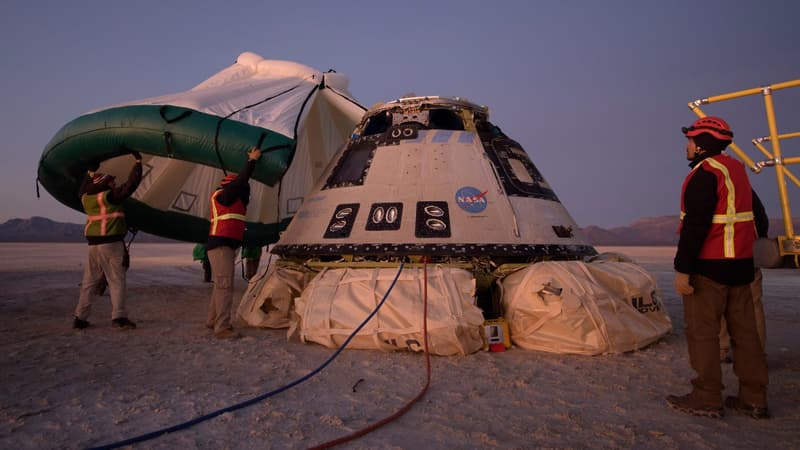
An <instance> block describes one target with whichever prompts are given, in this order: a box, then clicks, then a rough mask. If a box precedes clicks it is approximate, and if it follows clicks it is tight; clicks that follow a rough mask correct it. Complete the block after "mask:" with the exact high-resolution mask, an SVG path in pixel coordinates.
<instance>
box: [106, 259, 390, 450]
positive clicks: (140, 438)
mask: <svg viewBox="0 0 800 450" xmlns="http://www.w3.org/2000/svg"><path fill="white" fill-rule="evenodd" d="M404 265H405V263H400V267H399V268H398V269H397V274H396V275H395V277H394V280H392V284H391V285H389V289H388V290H387V291H386V294H384V295H383V298H382V299H381V301H380V302H379V303H378V306H376V307H375V309H374V310H372V312H371V313H370V314H369V316H367V318H366V319H364V321H363V322H361V325H359V326H358V328H356V329H355V331H353V332H352V333H351V334H350V336H348V337H347V339H346V340H345V341H344V343H343V344H342V345H341V346H340V347H339V348H338V349H337V350H336V351H335V352H334V353H333V355H331V356H330V357H329V358H328V359H327V360H326V361H325V362H324V363H322V365H320V366H319V367H317V368H316V369H314V370H312V371H311V372H310V373H308V374H307V375H304V376H302V377H300V378H298V379H297V380H295V381H292V382H291V383H289V384H287V385H285V386H281V387H279V388H277V389H274V390H272V391H269V392H267V393H265V394H261V395H259V396H256V397H253V398H251V399H250V400H245V401H243V402H241V403H237V404H235V405H231V406H228V407H226V408H222V409H218V410H216V411H213V412H210V413H208V414H205V415H203V416H200V417H196V418H194V419H191V420H188V421H186V422H183V423H180V424H178V425H173V426H171V427H167V428H162V429H160V430H156V431H153V432H150V433H147V434H143V435H141V436H136V437H133V438H130V439H126V440H124V441H119V442H114V443H112V444H107V445H101V446H99V447H91V449H92V450H106V449H113V448H119V447H124V446H126V445H132V444H137V443H139V442H144V441H149V440H150V439H155V438H157V437H159V436H162V435H164V434H168V433H174V432H176V431H181V430H185V429H187V428H190V427H192V426H194V425H197V424H198V423H200V422H205V421H206V420H210V419H213V418H214V417H217V416H219V415H222V414H225V413H227V412H231V411H236V410H238V409H242V408H246V407H248V406H250V405H253V404H255V403H258V402H260V401H262V400H264V399H267V398H269V397H272V396H273V395H277V394H280V393H281V392H283V391H286V390H288V389H291V388H293V387H295V386H297V385H298V384H300V383H303V382H304V381H306V380H308V379H309V378H311V377H313V376H314V375H316V374H318V373H319V372H321V371H322V369H324V368H325V367H326V366H327V365H328V364H330V363H331V362H332V361H333V360H334V359H336V357H337V356H339V354H340V353H341V352H342V350H344V349H345V347H347V344H349V343H350V341H351V340H353V338H354V337H355V336H356V335H357V334H358V332H359V331H361V329H362V328H364V326H365V325H366V324H367V322H369V321H370V319H372V317H373V316H375V314H377V313H378V310H379V309H381V306H383V304H384V303H385V302H386V299H387V298H388V297H389V293H390V292H392V289H394V285H395V283H397V279H398V278H400V273H401V272H402V271H403V266H404Z"/></svg>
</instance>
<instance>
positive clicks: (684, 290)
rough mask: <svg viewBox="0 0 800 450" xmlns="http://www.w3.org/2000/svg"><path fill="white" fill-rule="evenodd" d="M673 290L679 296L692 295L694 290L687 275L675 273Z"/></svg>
mask: <svg viewBox="0 0 800 450" xmlns="http://www.w3.org/2000/svg"><path fill="white" fill-rule="evenodd" d="M675 290H676V291H678V293H679V294H681V295H692V294H693V293H694V288H693V287H692V285H691V284H689V274H688V273H681V272H675Z"/></svg>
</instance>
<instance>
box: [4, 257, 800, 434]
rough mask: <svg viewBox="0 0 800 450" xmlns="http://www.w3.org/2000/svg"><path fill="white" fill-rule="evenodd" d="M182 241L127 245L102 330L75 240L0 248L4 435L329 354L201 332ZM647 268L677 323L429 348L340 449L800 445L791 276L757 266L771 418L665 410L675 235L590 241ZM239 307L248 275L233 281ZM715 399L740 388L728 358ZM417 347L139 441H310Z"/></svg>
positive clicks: (198, 398) (795, 295)
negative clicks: (608, 348)
mask: <svg viewBox="0 0 800 450" xmlns="http://www.w3.org/2000/svg"><path fill="white" fill-rule="evenodd" d="M191 250H192V244H183V243H175V244H172V243H168V244H145V243H139V244H134V245H133V248H132V266H131V269H130V271H129V273H128V291H127V292H128V309H129V311H130V318H131V319H132V320H134V321H135V322H137V324H138V328H137V329H136V330H130V331H120V330H117V329H113V328H112V327H111V323H110V305H109V301H108V297H107V296H104V297H100V298H98V299H97V300H96V302H95V304H94V307H93V310H92V315H91V317H90V318H89V320H90V321H91V323H92V326H91V327H89V328H88V329H86V330H82V331H76V330H73V329H72V316H73V310H74V308H75V305H76V303H77V298H78V285H79V283H80V280H81V274H82V270H83V269H82V268H83V265H84V264H85V259H86V246H85V245H83V244H39V243H36V244H26V243H13V244H12V243H2V244H0V448H8V449H12V448H13V449H24V448H37V449H38V448H58V449H63V448H68V449H71V448H86V447H95V446H104V445H109V444H114V443H117V442H120V441H123V440H126V439H130V438H134V437H137V436H141V435H144V434H147V433H150V432H153V431H157V430H161V429H164V428H167V427H171V426H174V425H177V424H181V423H184V422H187V421H189V420H192V419H194V418H197V417H200V416H203V415H205V414H208V413H211V412H214V411H218V410H220V409H222V408H226V407H229V406H231V405H235V404H238V403H240V402H243V401H246V400H249V399H252V398H254V397H257V396H259V395H262V394H264V393H267V392H270V391H273V390H275V389H277V388H280V387H282V386H285V385H287V384H289V383H292V382H295V381H296V380H298V379H300V378H302V377H305V376H307V375H309V374H310V373H312V372H314V371H315V370H316V369H317V368H318V367H320V366H321V365H322V364H323V363H324V362H325V361H326V360H327V359H329V358H330V357H331V355H333V354H334V352H335V350H334V349H328V348H325V347H322V346H320V345H316V344H304V343H301V342H299V341H298V340H297V339H296V338H294V339H291V340H287V336H286V330H273V329H257V328H248V327H243V326H240V327H239V330H240V331H241V332H242V333H243V335H244V337H243V338H242V339H238V340H233V341H221V340H217V339H215V338H214V337H213V336H212V335H211V333H210V331H209V330H207V329H206V328H205V327H204V320H205V314H206V306H207V301H208V298H209V295H210V292H211V284H209V283H204V282H203V281H202V271H201V268H200V265H199V263H197V262H195V261H192V257H191V254H192V252H191ZM598 250H600V251H604V252H606V251H608V252H617V253H623V254H626V255H628V256H630V257H631V258H633V259H634V260H636V261H637V262H638V263H639V264H641V265H642V266H644V267H645V268H646V269H648V270H649V271H650V272H651V273H653V274H654V275H655V276H656V277H657V279H658V284H659V288H660V290H661V295H662V299H663V301H664V303H665V305H666V307H667V310H668V313H669V315H670V318H671V320H672V323H673V332H672V333H670V334H668V335H667V336H666V337H665V338H663V339H661V340H660V341H658V342H656V343H655V344H652V345H650V346H648V347H646V348H643V349H641V350H638V351H634V352H629V353H625V354H614V355H603V356H592V357H588V356H575V355H560V354H549V353H544V352H536V351H529V350H523V349H520V348H517V347H513V348H511V349H509V350H508V351H506V352H503V353H493V352H483V351H480V352H477V353H473V354H470V355H467V356H451V357H431V360H430V361H431V380H430V386H429V388H428V390H427V392H426V393H425V395H424V396H423V397H422V398H421V400H420V401H419V402H417V403H415V404H414V405H413V406H412V407H411V408H410V410H409V411H408V412H407V413H406V414H405V415H403V416H402V417H400V418H399V419H397V420H395V421H393V422H391V423H389V424H387V425H385V426H383V427H381V428H379V429H377V430H375V431H373V432H371V433H369V434H367V435H365V436H363V437H361V438H359V439H356V440H354V441H351V442H349V443H345V444H343V445H341V446H340V447H339V448H348V449H375V448H382V449H423V448H424V449H473V448H500V449H508V448H520V449H527V448H637V449H715V448H719V449H732V448H741V449H744V448H765V449H796V448H800V305H799V304H798V303H799V302H800V294H799V293H800V271H798V270H789V269H780V270H778V269H773V270H765V271H764V305H765V311H766V317H767V361H768V364H769V369H770V385H769V402H770V409H771V410H772V413H773V416H774V417H773V418H772V419H771V420H765V421H757V420H754V419H750V418H747V417H743V416H738V415H734V414H732V413H730V414H727V415H726V416H725V417H724V418H722V419H711V418H701V417H695V416H691V415H686V414H683V413H680V412H677V411H674V410H672V409H670V408H669V407H668V406H667V405H666V402H665V400H664V397H665V396H666V395H668V394H683V393H686V392H688V390H689V382H688V380H689V379H690V378H691V377H692V375H693V372H692V370H691V368H690V367H689V363H688V355H687V352H686V340H685V336H684V332H683V326H684V324H683V311H682V306H681V301H680V298H679V297H678V296H677V294H676V293H675V292H674V290H673V288H672V264H671V262H672V257H673V255H674V248H670V247H614V248H611V247H600V248H598ZM236 282H237V285H236V291H237V295H236V301H237V302H238V300H239V298H240V297H241V294H242V293H243V292H244V290H245V288H246V286H247V283H246V281H245V280H243V279H241V278H239V279H237V281H236ZM723 374H724V377H725V378H724V380H725V384H726V394H735V393H736V389H737V383H736V378H735V376H734V374H733V371H732V367H731V365H730V364H726V365H724V366H723ZM425 381H426V358H425V355H424V354H422V353H408V352H395V353H383V352H380V351H367V350H345V351H343V352H341V353H340V354H339V356H338V357H336V358H335V359H333V360H332V362H331V363H330V364H328V365H327V366H325V367H324V368H323V369H322V370H320V371H319V372H318V373H316V374H315V375H314V376H312V377H310V378H308V380H307V381H304V382H302V383H299V384H297V385H295V386H293V387H291V388H289V389H287V390H285V391H283V392H281V393H279V394H277V395H274V396H271V397H269V398H267V399H265V400H263V401H259V402H256V403H254V404H252V405H250V406H248V407H246V408H242V409H238V410H235V411H231V412H226V413H224V414H221V415H219V416H217V417H215V418H212V419H210V420H207V421H203V422H201V423H198V424H196V425H194V426H192V427H190V428H187V429H184V430H181V431H176V432H173V433H169V434H166V435H163V436H160V437H158V438H155V439H151V440H147V441H145V442H142V443H138V444H136V445H134V446H133V447H134V448H158V449H174V448H202V449H206V448H214V449H217V448H230V449H251V448H252V449H256V448H258V449H265V448H266V449H270V448H275V449H283V448H309V447H314V446H316V445H319V444H322V443H325V442H327V441H330V440H332V439H336V438H339V437H341V436H344V435H347V434H350V433H352V432H354V431H356V430H360V429H362V428H364V427H366V426H368V425H369V424H372V423H373V422H375V421H378V420H380V419H382V418H384V417H387V416H389V415H391V414H393V413H395V412H396V411H397V410H398V409H400V408H401V407H403V405H405V404H406V403H407V402H408V401H409V400H411V399H412V398H414V397H415V396H416V395H417V394H418V393H419V392H420V391H421V389H422V388H423V386H424V385H425Z"/></svg>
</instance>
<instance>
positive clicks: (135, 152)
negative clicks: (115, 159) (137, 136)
mask: <svg viewBox="0 0 800 450" xmlns="http://www.w3.org/2000/svg"><path fill="white" fill-rule="evenodd" d="M131 155H133V157H134V158H136V160H137V161H141V160H142V154H141V153H139V152H137V151H136V150H131Z"/></svg>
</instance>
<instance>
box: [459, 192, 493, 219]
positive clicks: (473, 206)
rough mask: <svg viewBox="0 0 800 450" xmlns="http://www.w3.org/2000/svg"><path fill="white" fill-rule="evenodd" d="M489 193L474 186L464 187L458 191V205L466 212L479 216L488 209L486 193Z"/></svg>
mask: <svg viewBox="0 0 800 450" xmlns="http://www.w3.org/2000/svg"><path fill="white" fill-rule="evenodd" d="M487 192H489V191H483V192H481V191H480V190H479V189H476V188H474V187H472V186H464V187H462V188H461V189H459V190H458V191H456V204H458V206H459V207H460V208H461V209H463V210H464V211H466V212H468V213H471V214H477V213H480V212H483V210H484V209H486V205H488V204H489V202H488V201H487V200H486V193H487Z"/></svg>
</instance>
